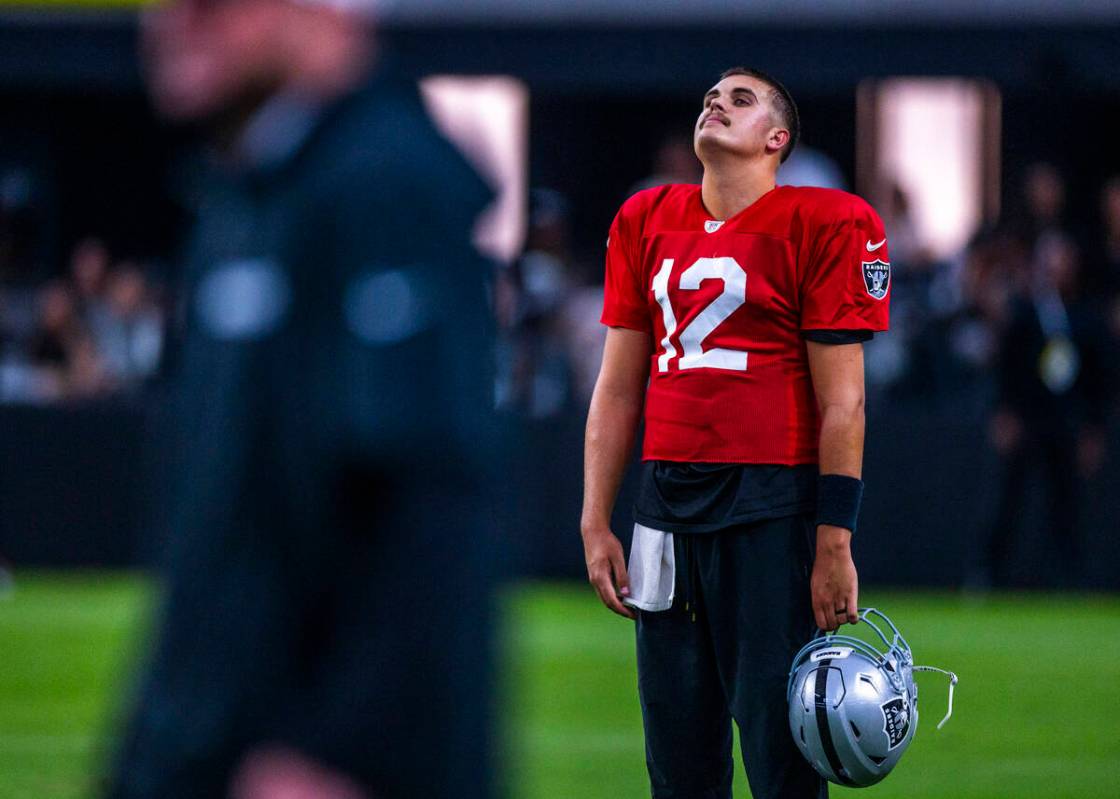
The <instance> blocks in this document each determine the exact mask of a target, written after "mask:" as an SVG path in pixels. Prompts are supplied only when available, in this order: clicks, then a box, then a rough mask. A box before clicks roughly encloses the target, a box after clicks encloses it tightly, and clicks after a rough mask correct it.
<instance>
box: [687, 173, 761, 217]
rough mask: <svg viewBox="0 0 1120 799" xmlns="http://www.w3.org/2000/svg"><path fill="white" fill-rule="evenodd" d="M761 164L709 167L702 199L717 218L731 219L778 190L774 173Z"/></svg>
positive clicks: (701, 192)
mask: <svg viewBox="0 0 1120 799" xmlns="http://www.w3.org/2000/svg"><path fill="white" fill-rule="evenodd" d="M760 166H762V165H760V164H757V163H751V164H744V165H735V166H733V167H732V166H730V165H728V164H719V165H718V166H715V165H711V164H709V165H707V166H705V168H704V181H703V183H702V184H701V187H700V196H701V198H702V199H703V200H704V207H705V208H707V209H708V212H709V213H711V215H712V216H713V217H715V218H716V219H730V218H731V217H733V216H735V214H737V213H739V212H740V211H742V210H743V209H744V208H746V207H747V206H748V205H753V204H754V202H755V201H756V200H757V199H758V198H759V197H761V196H762V195H764V194H766V192H768V191H770V190H771V189H773V188H774V185H775V180H774V172H773V171H772V170H771V169H769V168H765V169H760V168H759V167H760Z"/></svg>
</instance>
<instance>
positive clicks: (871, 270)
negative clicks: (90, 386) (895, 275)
mask: <svg viewBox="0 0 1120 799" xmlns="http://www.w3.org/2000/svg"><path fill="white" fill-rule="evenodd" d="M863 285H864V287H865V288H866V289H867V293H868V294H870V295H871V296H872V297H873V298H874V299H876V300H881V299H883V297H886V296H887V290H888V289H889V288H890V287H891V265H890V264H889V263H887V262H886V261H881V260H878V259H876V260H874V261H864V262H863Z"/></svg>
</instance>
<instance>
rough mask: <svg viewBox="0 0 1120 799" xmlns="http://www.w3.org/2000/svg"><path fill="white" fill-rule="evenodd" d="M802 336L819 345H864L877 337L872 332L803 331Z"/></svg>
mask: <svg viewBox="0 0 1120 799" xmlns="http://www.w3.org/2000/svg"><path fill="white" fill-rule="evenodd" d="M801 335H802V336H803V337H804V338H805V340H806V341H814V342H816V343H817V344H862V343H864V342H866V341H871V339H872V338H874V337H875V334H874V333H873V332H871V331H870V330H802V331H801Z"/></svg>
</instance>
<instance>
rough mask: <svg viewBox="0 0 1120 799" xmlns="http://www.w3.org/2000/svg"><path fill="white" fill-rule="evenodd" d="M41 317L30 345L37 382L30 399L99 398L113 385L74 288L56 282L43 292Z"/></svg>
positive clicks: (34, 377)
mask: <svg viewBox="0 0 1120 799" xmlns="http://www.w3.org/2000/svg"><path fill="white" fill-rule="evenodd" d="M39 297H40V301H39V318H38V323H37V326H36V329H35V331H34V332H33V333H32V335H31V338H30V340H29V341H28V343H27V355H28V360H29V362H30V366H31V372H32V376H33V380H32V382H31V384H30V387H29V391H28V398H31V399H38V400H46V401H50V400H73V399H82V398H85V397H92V396H96V395H98V394H100V393H102V392H103V391H105V390H106V389H107V388H108V386H109V380H108V376H107V375H106V373H105V371H104V368H103V366H102V362H101V359H100V358H99V356H98V353H97V350H96V348H95V346H94V343H93V341H92V339H91V338H90V334H89V331H88V329H87V328H86V327H85V325H84V324H82V320H81V317H80V316H79V315H78V312H77V304H76V302H75V300H74V294H73V292H72V290H71V289H70V287H69V286H68V285H67V284H66V283H65V282H63V281H53V282H51V283H48V284H47V285H46V286H44V287H43V288H42V289H41V291H40V295H39Z"/></svg>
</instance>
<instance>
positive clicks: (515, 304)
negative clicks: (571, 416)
mask: <svg viewBox="0 0 1120 799" xmlns="http://www.w3.org/2000/svg"><path fill="white" fill-rule="evenodd" d="M568 214H569V209H568V202H567V200H566V199H565V198H564V197H563V196H562V195H561V194H559V193H558V192H556V191H553V190H551V189H534V190H533V191H532V192H531V194H530V198H529V232H528V236H527V237H526V243H525V252H524V253H522V255H521V257H520V258H518V259H517V261H516V262H515V263H514V264H513V265H512V266H510V267H499V270H498V279H497V286H496V289H497V297H496V310H497V313H498V318H499V323H500V326H501V328H502V329H503V331H504V333H503V342H502V347H501V350H500V360H501V363H502V367H501V370H500V373H499V384H498V406H499V407H500V408H503V409H507V410H517V411H519V412H521V413H524V414H526V415H527V416H529V417H531V418H537V419H541V418H547V417H550V416H555V415H557V414H559V413H560V412H561V411H562V410H564V409H565V408H567V407H568V406H569V403H570V400H571V374H570V371H569V366H568V360H567V354H566V351H565V345H564V340H563V329H562V326H563V322H562V320H561V311H562V309H563V307H564V304H565V303H566V302H567V300H568V297H569V294H570V292H571V290H572V288H573V269H574V266H573V259H572V254H571V247H570V231H569V229H568V218H569V217H568Z"/></svg>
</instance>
